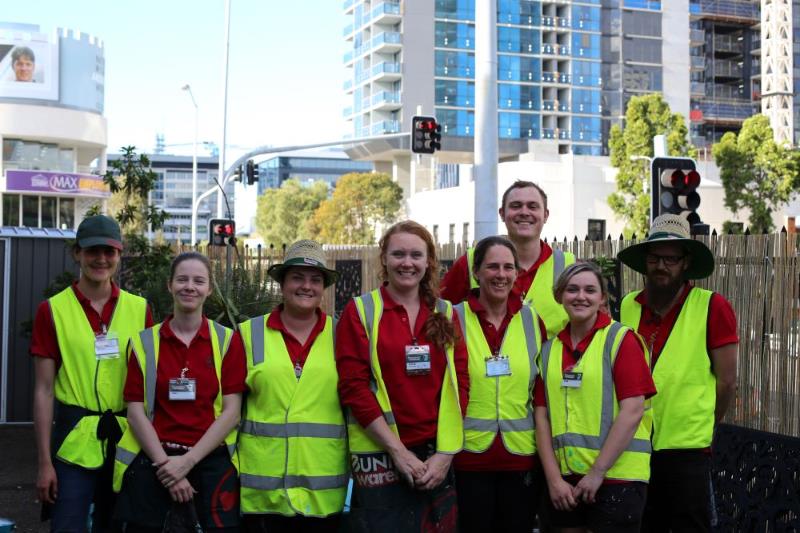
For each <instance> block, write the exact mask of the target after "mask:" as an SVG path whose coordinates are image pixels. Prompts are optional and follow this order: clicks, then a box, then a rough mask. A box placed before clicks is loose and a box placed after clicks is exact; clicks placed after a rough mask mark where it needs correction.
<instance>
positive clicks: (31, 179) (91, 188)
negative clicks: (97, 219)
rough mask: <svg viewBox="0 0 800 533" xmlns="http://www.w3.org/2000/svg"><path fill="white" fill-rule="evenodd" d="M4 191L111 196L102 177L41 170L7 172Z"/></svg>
mask: <svg viewBox="0 0 800 533" xmlns="http://www.w3.org/2000/svg"><path fill="white" fill-rule="evenodd" d="M6 191H8V192H39V193H56V194H80V195H82V196H95V197H99V198H108V197H109V196H111V191H110V190H109V189H108V185H106V184H105V183H103V177H102V176H95V175H94V174H73V173H70V172H45V171H42V170H7V171H6Z"/></svg>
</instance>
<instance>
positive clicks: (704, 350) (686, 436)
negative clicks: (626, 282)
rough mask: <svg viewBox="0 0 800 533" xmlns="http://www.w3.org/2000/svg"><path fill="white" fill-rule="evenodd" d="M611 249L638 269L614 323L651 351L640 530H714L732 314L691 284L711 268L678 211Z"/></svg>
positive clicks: (732, 386) (730, 384) (730, 395)
mask: <svg viewBox="0 0 800 533" xmlns="http://www.w3.org/2000/svg"><path fill="white" fill-rule="evenodd" d="M617 257H618V258H619V260H620V261H622V262H623V263H624V264H625V265H627V266H629V267H630V268H632V269H633V270H635V271H637V272H640V273H642V274H644V276H645V288H644V290H642V291H634V292H632V293H630V294H628V295H626V296H625V298H624V299H623V300H622V306H621V315H622V316H621V322H622V323H623V324H625V325H627V326H630V327H632V328H634V329H635V330H636V331H637V332H638V333H639V334H640V335H641V336H642V338H643V339H644V341H645V342H646V343H647V346H648V348H649V351H650V358H651V368H652V369H653V381H655V384H656V390H657V391H658V393H657V394H656V395H655V396H654V397H653V399H652V417H653V437H652V443H653V454H652V456H651V477H650V487H649V490H648V497H647V506H646V508H645V516H644V521H643V530H644V531H670V530H672V531H710V530H711V506H712V505H713V503H712V497H713V495H712V494H711V489H710V486H711V480H710V475H711V453H710V449H711V448H710V447H711V441H712V437H713V433H714V425H715V424H716V423H717V422H719V421H720V420H722V418H723V416H724V415H725V412H726V411H727V409H728V407H729V406H730V404H731V403H732V401H733V399H734V396H735V391H736V360H737V356H738V347H739V337H738V335H737V330H736V315H735V314H734V311H733V308H732V307H731V305H730V303H729V302H728V301H727V300H726V299H725V298H724V297H723V296H721V295H720V294H717V293H714V292H711V291H708V290H705V289H701V288H699V287H695V286H693V285H692V282H691V280H695V279H703V278H706V277H708V276H710V275H711V274H712V273H713V272H714V256H713V254H712V253H711V251H710V250H709V249H708V247H707V246H706V245H705V244H703V243H702V242H700V241H697V240H694V239H692V238H691V237H690V235H689V223H688V222H687V221H686V219H685V218H683V217H681V216H678V215H671V214H668V215H661V216H659V217H657V218H656V219H655V220H654V221H653V224H652V226H651V227H650V233H649V234H648V237H647V239H645V240H644V241H643V242H640V243H637V244H634V245H631V246H629V247H627V248H625V249H624V250H622V251H621V252H620V253H619V254H618V255H617Z"/></svg>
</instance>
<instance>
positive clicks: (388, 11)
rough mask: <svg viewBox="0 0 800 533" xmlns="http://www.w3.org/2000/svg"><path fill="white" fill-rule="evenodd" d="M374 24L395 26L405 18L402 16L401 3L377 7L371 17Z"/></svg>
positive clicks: (383, 4) (385, 3)
mask: <svg viewBox="0 0 800 533" xmlns="http://www.w3.org/2000/svg"><path fill="white" fill-rule="evenodd" d="M369 18H370V20H372V22H373V23H374V24H394V23H396V22H400V20H401V19H402V18H403V17H402V16H401V15H400V3H399V2H381V3H380V4H378V5H377V6H375V7H374V8H373V9H372V11H371V12H370V15H369Z"/></svg>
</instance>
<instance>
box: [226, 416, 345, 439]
mask: <svg viewBox="0 0 800 533" xmlns="http://www.w3.org/2000/svg"><path fill="white" fill-rule="evenodd" d="M241 431H242V433H247V434H248V435H255V436H257V437H278V438H289V437H317V438H326V439H343V438H345V436H346V435H347V431H346V430H345V427H344V426H341V425H338V424H316V423H313V422H289V423H286V424H276V423H268V422H255V421H254V420H245V421H244V422H243V423H242V429H241Z"/></svg>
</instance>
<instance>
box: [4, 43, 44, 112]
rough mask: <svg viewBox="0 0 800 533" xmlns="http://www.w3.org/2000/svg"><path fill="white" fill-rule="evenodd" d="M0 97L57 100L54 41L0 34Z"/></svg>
mask: <svg viewBox="0 0 800 533" xmlns="http://www.w3.org/2000/svg"><path fill="white" fill-rule="evenodd" d="M23 37H24V38H23ZM0 98H30V99H36V100H58V39H57V38H55V37H53V38H51V39H49V38H48V36H47V35H44V34H40V33H34V34H19V33H5V34H3V33H0Z"/></svg>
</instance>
